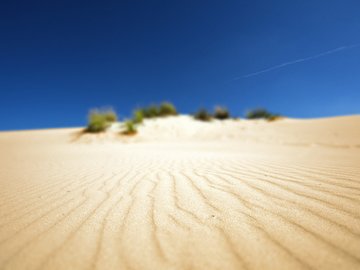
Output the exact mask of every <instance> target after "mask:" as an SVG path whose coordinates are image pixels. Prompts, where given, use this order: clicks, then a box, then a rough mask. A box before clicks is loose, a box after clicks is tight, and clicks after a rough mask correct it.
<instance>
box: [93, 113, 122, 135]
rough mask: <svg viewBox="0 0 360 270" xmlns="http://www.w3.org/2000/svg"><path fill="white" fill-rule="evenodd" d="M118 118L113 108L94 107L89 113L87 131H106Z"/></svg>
mask: <svg viewBox="0 0 360 270" xmlns="http://www.w3.org/2000/svg"><path fill="white" fill-rule="evenodd" d="M117 119H118V117H117V115H116V113H115V111H114V110H113V109H94V110H91V111H90V113H89V119H88V125H87V128H86V132H90V133H98V132H103V131H105V130H106V129H107V128H108V127H109V126H110V125H111V123H113V122H116V121H117Z"/></svg>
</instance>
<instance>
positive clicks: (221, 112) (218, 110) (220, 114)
mask: <svg viewBox="0 0 360 270" xmlns="http://www.w3.org/2000/svg"><path fill="white" fill-rule="evenodd" d="M214 118H215V119H219V120H224V119H228V118H230V113H229V110H228V109H227V108H225V107H221V106H217V107H215V110H214Z"/></svg>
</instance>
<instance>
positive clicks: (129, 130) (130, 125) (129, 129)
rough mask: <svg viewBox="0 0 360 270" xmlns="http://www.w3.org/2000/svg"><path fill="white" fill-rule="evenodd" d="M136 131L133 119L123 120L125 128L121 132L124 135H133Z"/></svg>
mask: <svg viewBox="0 0 360 270" xmlns="http://www.w3.org/2000/svg"><path fill="white" fill-rule="evenodd" d="M136 133H137V128H136V124H135V123H134V121H132V120H129V121H126V122H125V130H124V131H123V134H125V135H134V134H136Z"/></svg>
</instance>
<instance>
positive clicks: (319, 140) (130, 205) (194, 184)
mask: <svg viewBox="0 0 360 270" xmlns="http://www.w3.org/2000/svg"><path fill="white" fill-rule="evenodd" d="M114 129H115V130H116V127H114ZM0 145H1V150H2V151H1V154H0V162H1V170H0V217H1V218H0V269H360V116H348V117H338V118H329V119H314V120H295V119H284V120H280V121H276V122H272V123H268V122H264V121H246V120H227V121H223V122H221V121H215V122H213V123H202V122H196V121H194V120H192V119H190V118H189V117H187V116H180V117H171V118H166V119H158V120H149V121H146V122H145V124H144V125H143V126H142V127H141V128H140V130H139V134H138V135H137V136H133V137H126V136H119V135H118V134H116V133H115V132H108V133H107V134H102V135H81V134H80V133H79V129H53V130H42V131H21V132H2V133H0Z"/></svg>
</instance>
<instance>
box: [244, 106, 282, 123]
mask: <svg viewBox="0 0 360 270" xmlns="http://www.w3.org/2000/svg"><path fill="white" fill-rule="evenodd" d="M246 118H247V119H266V120H268V121H274V120H276V119H278V118H280V115H278V114H273V113H271V112H269V111H267V110H266V109H262V108H259V109H254V110H251V111H249V112H248V113H247V114H246Z"/></svg>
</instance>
